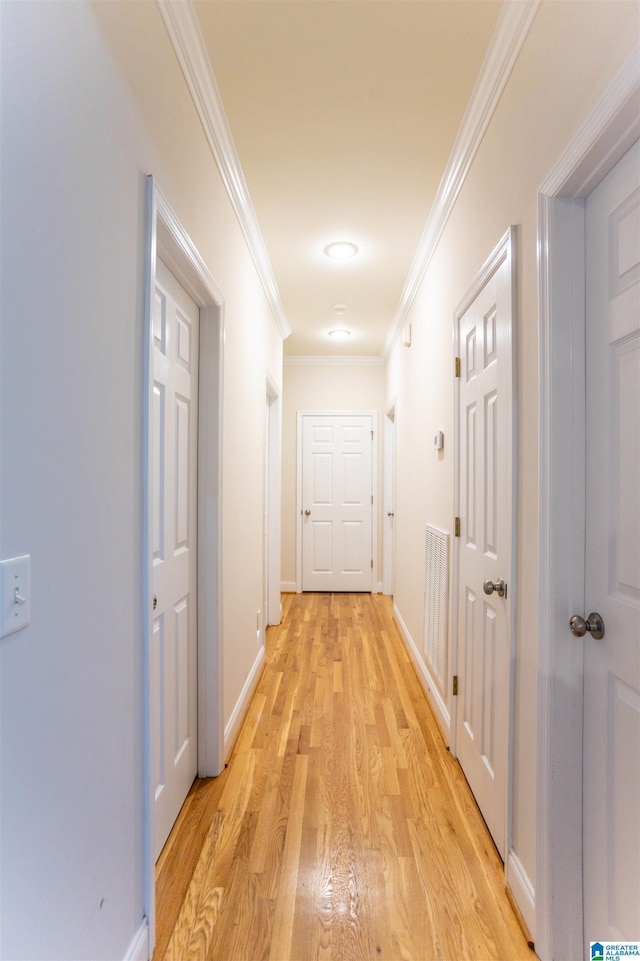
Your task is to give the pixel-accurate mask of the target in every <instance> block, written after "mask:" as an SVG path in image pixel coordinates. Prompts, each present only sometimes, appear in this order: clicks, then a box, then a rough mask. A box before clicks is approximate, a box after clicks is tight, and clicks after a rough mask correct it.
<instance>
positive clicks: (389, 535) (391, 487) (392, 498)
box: [382, 402, 396, 595]
mask: <svg viewBox="0 0 640 961" xmlns="http://www.w3.org/2000/svg"><path fill="white" fill-rule="evenodd" d="M382 524H383V527H382V529H383V532H384V534H383V547H382V550H383V558H382V590H383V593H384V594H387V595H393V591H394V584H395V580H394V579H395V529H396V527H395V525H396V405H395V402H394V403H392V404H391V405H390V407H388V408H387V411H386V413H385V418H384V510H383V518H382Z"/></svg>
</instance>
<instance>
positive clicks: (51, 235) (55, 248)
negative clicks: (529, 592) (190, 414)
mask: <svg viewBox="0 0 640 961" xmlns="http://www.w3.org/2000/svg"><path fill="white" fill-rule="evenodd" d="M0 15H1V17H2V23H1V27H2V118H1V119H2V169H1V175H2V183H1V188H2V197H1V200H2V221H1V222H2V301H1V330H0V337H1V340H0V343H1V347H2V356H1V368H0V412H1V414H0V417H1V420H0V430H1V434H0V438H1V450H2V461H1V463H2V488H1V492H0V493H1V502H0V532H1V535H2V540H1V542H0V554H1V556H2V557H10V556H13V555H16V554H21V553H29V554H31V558H32V623H31V626H30V627H28V628H27V629H26V630H24V631H23V632H21V633H19V634H14V635H12V636H10V637H8V638H6V639H4V640H2V641H0V684H1V692H0V704H1V707H0V711H1V714H0V724H1V728H0V730H1V733H2V741H1V745H0V746H1V754H0V779H1V790H0V798H1V801H0V803H1V811H0V814H1V825H0V827H1V833H0V845H1V847H0V863H1V865H2V868H1V871H2V873H1V877H0V897H1V901H0V957H2V958H5V959H14V961H17V959H22V958H30V959H44V958H46V959H58V958H60V959H69V958H83V959H86V961H90V959H99V958H100V959H109V961H113V959H119V958H124V956H125V953H126V952H127V950H128V947H129V945H130V944H131V943H132V939H134V937H135V935H136V933H137V932H138V931H139V928H140V925H141V922H142V915H143V823H142V811H143V763H142V760H143V749H142V722H143V718H142V674H141V671H142V651H143V645H144V643H145V639H144V637H143V631H142V613H141V610H140V592H141V574H142V565H143V558H142V518H141V503H142V469H143V465H142V461H141V451H142V431H143V422H142V414H141V412H142V392H143V381H142V371H143V333H142V332H143V282H144V274H145V271H144V247H145V176H146V175H147V174H148V173H153V174H154V176H155V179H156V182H157V184H158V186H159V187H160V189H161V190H162V192H163V194H164V195H165V197H166V198H167V200H168V202H169V203H170V204H171V206H172V207H173V209H174V210H175V212H176V213H177V215H178V217H179V218H180V220H181V221H182V223H183V225H184V227H185V229H186V230H187V232H188V233H189V234H190V236H191V237H192V239H193V241H194V243H195V244H196V246H197V247H198V249H199V251H200V253H201V255H202V257H203V259H204V260H205V262H206V264H207V266H208V267H209V269H210V270H211V272H212V274H213V276H214V278H215V280H216V283H217V284H218V286H219V288H220V289H221V291H222V293H223V295H224V297H225V318H226V330H227V338H226V355H225V357H226V368H225V397H224V451H223V461H224V473H223V497H224V542H223V566H224V587H223V590H224V596H223V604H224V652H223V657H224V671H225V673H224V689H225V704H224V712H225V722H226V721H228V719H229V717H230V715H231V713H232V711H233V708H234V707H235V705H236V702H237V699H238V697H239V695H240V692H241V691H242V688H243V685H244V683H245V681H246V678H247V676H248V674H249V671H250V669H251V667H252V665H253V664H254V662H255V659H256V656H257V653H258V650H257V644H256V621H255V613H256V611H257V610H258V609H260V608H261V606H262V583H263V576H262V525H263V519H262V497H263V489H264V485H263V478H262V467H261V465H262V463H263V432H264V391H265V383H266V377H267V372H269V374H270V375H271V377H272V379H273V380H274V381H275V382H276V384H280V383H281V352H282V345H281V341H280V337H279V335H278V333H277V330H276V327H275V324H274V322H273V319H272V317H271V314H270V312H269V310H268V307H267V302H266V298H265V296H264V293H263V290H262V287H261V285H260V283H259V280H258V278H257V276H256V272H255V269H254V266H253V262H252V260H251V257H250V256H249V253H248V251H247V249H246V246H245V243H244V240H243V238H242V235H241V232H240V228H239V226H238V224H237V221H236V218H235V215H234V214H233V211H232V209H231V206H230V203H229V201H228V198H227V196H226V194H225V191H224V189H223V186H222V183H221V180H220V178H219V176H218V173H217V169H216V167H215V165H214V162H213V160H212V157H211V154H210V151H209V148H208V146H207V144H206V142H205V139H204V136H203V133H202V130H201V127H200V124H199V121H198V119H197V116H196V114H195V111H194V109H193V105H192V103H191V101H190V99H189V96H188V93H187V90H186V86H185V84H184V81H183V78H182V75H181V73H180V71H179V68H178V66H177V63H176V61H175V57H174V55H173V51H172V49H171V47H170V44H169V41H168V38H167V36H166V33H165V30H164V27H163V25H162V23H161V20H160V17H159V14H158V11H157V8H156V6H155V4H153V3H126V2H125V3H97V4H95V5H91V4H88V3H85V2H84V0H79V2H75V3H66V2H56V0H50V2H44V3H38V2H31V3H20V2H16V3H14V2H11V0H7V2H3V3H2V5H1V11H0Z"/></svg>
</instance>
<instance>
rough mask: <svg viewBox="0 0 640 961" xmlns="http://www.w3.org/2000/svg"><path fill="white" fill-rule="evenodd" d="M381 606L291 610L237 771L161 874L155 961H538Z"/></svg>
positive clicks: (292, 597)
mask: <svg viewBox="0 0 640 961" xmlns="http://www.w3.org/2000/svg"><path fill="white" fill-rule="evenodd" d="M504 888H505V882H504V873H503V868H502V864H501V862H500V859H499V857H498V855H497V853H496V851H495V848H494V846H493V843H492V841H491V838H490V836H489V834H488V832H487V829H486V827H485V825H484V822H483V821H482V818H481V817H480V815H479V813H478V810H477V808H476V806H475V803H474V801H473V798H472V796H471V794H470V791H469V788H468V786H467V784H466V781H465V779H464V777H463V775H462V773H461V770H460V768H459V766H458V764H457V762H456V761H455V760H454V759H453V758H452V757H451V755H450V754H449V753H448V752H447V751H446V749H445V747H444V743H443V740H442V737H441V735H440V732H439V730H438V728H437V725H436V723H435V721H434V719H433V716H432V714H431V711H430V708H429V707H428V705H427V702H426V700H425V697H424V695H423V693H422V690H421V688H420V686H419V683H418V681H417V678H416V676H415V674H414V671H413V668H412V665H411V663H410V661H409V659H408V656H407V654H406V651H405V649H404V646H403V644H402V641H401V639H400V637H399V635H398V632H397V629H396V626H395V624H394V622H393V618H392V606H391V600H390V598H388V597H383V596H381V595H369V594H364V595H354V594H333V595H332V594H302V595H300V594H297V595H296V594H288V595H284V597H283V621H282V624H281V625H280V626H279V627H275V628H269V631H268V638H267V665H266V669H265V671H264V674H263V677H262V679H261V681H260V684H259V686H258V688H257V691H256V694H255V696H254V699H253V701H252V704H251V707H250V709H249V712H248V715H247V718H246V720H245V722H244V725H243V727H242V730H241V733H240V736H239V738H238V741H237V743H236V745H235V748H234V750H233V753H232V755H231V758H230V762H229V765H228V768H227V770H226V771H225V772H224V774H222V775H221V776H220V777H219V778H217V779H216V780H211V781H199V782H196V784H195V785H194V787H193V789H192V791H191V793H190V795H189V797H188V799H187V802H186V804H185V806H184V808H183V811H182V812H181V815H180V818H179V819H178V822H177V824H176V826H175V828H174V830H173V832H172V833H171V835H170V837H169V840H168V842H167V844H166V846H165V849H164V851H163V852H162V855H161V857H160V859H159V862H158V868H157V907H158V930H157V944H156V950H155V954H154V961H196V959H197V961H205V959H209V961H223V959H224V961H254V959H255V961H257V959H267V958H270V959H272V961H312V959H320V958H322V959H328V961H369V959H374V958H380V959H387V961H400V959H411V961H436V959H437V961H492V959H495V961H520V959H523V961H524V959H532V961H533V959H534V958H535V955H534V954H533V952H532V951H531V950H530V949H529V948H528V946H527V943H526V941H525V938H524V936H523V934H522V932H521V929H520V927H519V925H518V923H517V921H516V918H515V916H514V913H513V911H512V909H511V906H510V904H509V901H508V899H507V897H506V895H505V893H504Z"/></svg>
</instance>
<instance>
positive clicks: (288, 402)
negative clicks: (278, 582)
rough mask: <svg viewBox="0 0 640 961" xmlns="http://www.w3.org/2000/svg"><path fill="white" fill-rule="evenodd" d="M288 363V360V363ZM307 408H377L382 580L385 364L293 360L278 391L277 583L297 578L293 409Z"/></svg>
mask: <svg viewBox="0 0 640 961" xmlns="http://www.w3.org/2000/svg"><path fill="white" fill-rule="evenodd" d="M291 364H293V365H291ZM300 410H308V411H325V410H326V411H356V410H377V411H378V465H377V472H378V572H377V577H376V579H377V580H378V581H381V580H382V539H381V525H380V518H381V516H382V455H383V453H384V444H383V443H382V431H383V429H384V368H383V367H382V364H378V365H376V366H371V365H366V366H365V365H362V364H360V365H356V364H355V363H354V364H353V365H349V366H343V365H341V364H340V365H338V364H335V365H330V366H329V365H327V364H326V363H323V362H322V360H319V361H318V364H317V365H314V366H309V365H308V364H303V365H296V364H295V361H294V359H292V360H291V361H288V363H287V366H285V368H284V379H283V394H282V585H283V590H289V591H292V590H295V583H296V520H297V518H296V494H297V491H296V484H297V456H298V455H297V413H298V411H300Z"/></svg>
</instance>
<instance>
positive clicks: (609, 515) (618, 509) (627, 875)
mask: <svg viewBox="0 0 640 961" xmlns="http://www.w3.org/2000/svg"><path fill="white" fill-rule="evenodd" d="M586 264H587V272H586V277H587V288H586V357H587V364H586V397H587V401H586V451H587V456H586V465H587V469H586V518H585V531H586V560H585V602H586V609H585V611H584V612H583V611H578V612H576V613H578V614H580V615H582V616H584V617H587V616H588V615H589V613H591V612H592V611H594V612H597V613H598V614H600V615H601V617H602V619H603V621H604V628H605V631H604V637H603V638H601V639H595V638H594V637H593V636H592V635H591V634H590V633H587V634H586V635H584V639H583V641H582V642H581V641H580V640H577V641H576V643H578V644H579V643H584V694H583V699H584V708H583V710H584V742H583V751H584V762H583V799H584V801H583V803H584V813H583V817H584V854H583V856H584V885H583V886H584V927H585V935H584V938H585V949H586V948H587V947H588V944H589V941H604V940H611V941H614V940H620V941H631V940H637V939H638V937H640V141H639V142H637V143H636V144H635V145H634V146H633V147H632V148H631V149H630V150H629V151H628V152H627V153H626V154H625V156H624V157H623V158H622V159H621V160H620V161H618V163H617V165H616V166H615V167H614V169H613V170H612V171H611V172H610V173H609V174H608V175H607V177H606V178H605V179H604V180H603V181H602V183H600V184H599V186H598V187H597V188H596V189H595V190H594V191H593V192H592V193H591V194H590V196H589V197H588V198H587V202H586ZM585 956H586V954H585Z"/></svg>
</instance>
